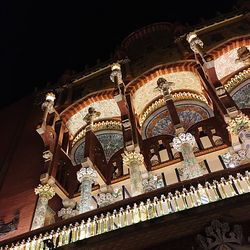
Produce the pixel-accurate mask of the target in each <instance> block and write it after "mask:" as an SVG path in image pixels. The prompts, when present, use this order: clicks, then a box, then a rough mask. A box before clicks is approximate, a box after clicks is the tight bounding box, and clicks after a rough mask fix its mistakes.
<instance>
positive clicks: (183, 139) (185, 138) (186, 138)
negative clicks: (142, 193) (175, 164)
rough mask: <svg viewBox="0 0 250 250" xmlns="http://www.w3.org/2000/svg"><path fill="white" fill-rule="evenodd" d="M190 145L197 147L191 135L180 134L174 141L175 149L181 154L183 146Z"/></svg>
mask: <svg viewBox="0 0 250 250" xmlns="http://www.w3.org/2000/svg"><path fill="white" fill-rule="evenodd" d="M185 143H188V144H190V145H191V146H194V145H195V138H194V136H193V135H192V134H190V133H180V134H178V136H176V137H175V138H174V139H173V147H174V149H176V150H177V151H179V152H181V147H182V145H183V144H185Z"/></svg>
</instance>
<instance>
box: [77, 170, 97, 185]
mask: <svg viewBox="0 0 250 250" xmlns="http://www.w3.org/2000/svg"><path fill="white" fill-rule="evenodd" d="M95 178H97V172H96V171H95V170H94V169H93V168H91V167H82V168H81V169H80V170H79V171H78V172H77V180H78V181H79V182H81V183H82V182H83V180H84V179H89V180H91V181H92V182H94V179H95Z"/></svg>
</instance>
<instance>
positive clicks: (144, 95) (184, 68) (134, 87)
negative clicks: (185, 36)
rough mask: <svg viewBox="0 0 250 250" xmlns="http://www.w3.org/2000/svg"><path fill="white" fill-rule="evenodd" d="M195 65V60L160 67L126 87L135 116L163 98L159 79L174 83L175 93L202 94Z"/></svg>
mask: <svg viewBox="0 0 250 250" xmlns="http://www.w3.org/2000/svg"><path fill="white" fill-rule="evenodd" d="M195 65H196V63H195V62H194V61H193V60H190V61H180V62H178V63H175V64H164V65H158V66H156V67H154V68H153V69H151V70H150V71H147V72H145V73H144V74H142V75H141V76H140V77H138V78H137V79H135V80H134V81H132V82H130V83H129V84H128V85H127V86H126V90H127V92H130V93H131V100H132V104H133V107H134V110H135V114H137V115H140V114H141V113H142V111H143V110H144V109H145V107H146V106H148V104H149V103H150V102H152V101H153V100H156V99H157V98H158V97H159V96H161V93H160V91H158V90H157V89H156V87H157V79H158V78H159V77H164V78H166V79H167V80H168V81H172V82H174V83H175V85H174V87H173V90H174V91H178V90H182V89H185V90H192V91H193V90H194V89H195V91H196V92H198V93H199V94H202V93H203V89H202V84H201V82H200V79H199V76H198V74H197V72H196V68H195Z"/></svg>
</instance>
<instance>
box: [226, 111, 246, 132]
mask: <svg viewBox="0 0 250 250" xmlns="http://www.w3.org/2000/svg"><path fill="white" fill-rule="evenodd" d="M249 127H250V119H249V118H248V116H246V115H245V114H243V113H240V114H238V115H237V116H236V117H235V118H233V119H231V120H229V122H228V126H227V130H228V131H229V132H230V133H232V134H235V135H238V134H239V132H240V131H241V130H243V129H247V128H249Z"/></svg>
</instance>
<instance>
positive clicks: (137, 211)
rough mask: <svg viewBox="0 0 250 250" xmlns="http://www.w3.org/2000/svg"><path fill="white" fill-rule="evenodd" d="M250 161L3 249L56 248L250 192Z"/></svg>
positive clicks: (64, 223) (4, 245) (84, 216)
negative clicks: (249, 170)
mask: <svg viewBox="0 0 250 250" xmlns="http://www.w3.org/2000/svg"><path fill="white" fill-rule="evenodd" d="M249 167H250V166H249V164H246V165H242V166H239V167H237V168H235V169H227V170H223V171H219V172H216V173H214V174H210V175H204V176H202V177H199V178H196V179H192V180H188V181H183V182H182V183H181V184H180V183H177V184H174V185H171V186H168V187H164V188H161V189H158V190H155V191H153V192H149V193H145V194H142V195H139V196H136V197H133V198H130V199H127V200H123V201H120V202H117V203H115V204H112V205H110V206H108V207H104V208H99V209H96V210H93V211H90V212H87V213H85V214H81V215H78V216H76V217H73V218H70V219H68V220H65V221H62V222H60V223H57V224H54V225H50V226H48V227H44V228H40V229H37V230H34V231H31V232H28V233H26V234H23V235H19V236H18V237H16V238H13V239H9V240H6V241H3V242H2V244H1V248H0V249H1V250H3V249H13V250H14V249H15V250H33V249H34V250H36V249H53V248H56V247H60V246H63V245H67V244H70V243H73V242H76V241H79V240H83V239H86V238H89V237H93V236H95V235H99V234H103V233H106V232H110V231H113V230H118V229H119V228H123V227H127V226H130V225H132V224H136V223H140V222H143V221H146V220H152V219H154V218H156V217H160V216H167V215H168V214H172V213H176V212H178V211H182V210H186V209H192V208H194V207H198V206H202V205H206V204H208V203H212V202H218V201H220V200H223V199H228V198H230V197H234V196H238V195H242V194H245V193H249V192H250V172H248V169H249Z"/></svg>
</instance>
